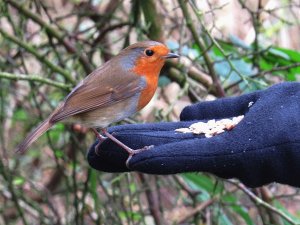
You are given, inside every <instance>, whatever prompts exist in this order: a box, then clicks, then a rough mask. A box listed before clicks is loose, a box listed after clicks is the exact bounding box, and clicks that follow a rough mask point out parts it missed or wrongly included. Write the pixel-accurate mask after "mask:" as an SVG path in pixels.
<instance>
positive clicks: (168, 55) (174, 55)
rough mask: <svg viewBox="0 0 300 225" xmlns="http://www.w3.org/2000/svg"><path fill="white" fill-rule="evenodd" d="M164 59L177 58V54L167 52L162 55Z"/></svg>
mask: <svg viewBox="0 0 300 225" xmlns="http://www.w3.org/2000/svg"><path fill="white" fill-rule="evenodd" d="M164 58H165V59H172V58H179V55H177V54H175V53H172V52H169V53H168V54H167V55H166V56H164Z"/></svg>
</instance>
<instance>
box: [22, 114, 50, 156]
mask: <svg viewBox="0 0 300 225" xmlns="http://www.w3.org/2000/svg"><path fill="white" fill-rule="evenodd" d="M52 125H53V124H52V123H50V121H49V118H48V119H46V120H45V121H44V122H42V123H41V124H40V125H39V126H38V127H37V128H35V129H34V130H33V131H32V132H31V133H30V134H29V135H28V136H27V137H26V138H25V139H24V140H23V141H22V143H21V144H19V146H18V147H17V149H16V152H17V153H24V152H25V151H26V150H27V149H28V147H29V146H30V145H31V144H32V143H33V142H35V141H36V140H37V139H38V138H39V137H40V136H41V135H42V134H43V133H45V132H46V131H47V130H48V129H49V128H50V127H52Z"/></svg>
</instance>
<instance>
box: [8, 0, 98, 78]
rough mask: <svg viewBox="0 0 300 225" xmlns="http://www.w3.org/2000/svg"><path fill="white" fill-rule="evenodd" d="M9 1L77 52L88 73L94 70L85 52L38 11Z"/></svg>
mask: <svg viewBox="0 0 300 225" xmlns="http://www.w3.org/2000/svg"><path fill="white" fill-rule="evenodd" d="M6 1H7V3H9V4H10V5H11V6H13V7H14V8H16V9H17V10H18V11H19V12H20V13H22V14H24V15H25V16H27V17H29V18H30V19H32V20H33V21H34V22H36V23H37V24H39V25H40V26H41V28H42V29H45V30H46V32H47V33H48V34H50V35H51V36H53V37H55V38H56V39H57V40H58V42H59V43H60V44H62V45H63V46H64V47H65V48H66V49H67V51H68V52H69V53H72V54H76V55H78V56H79V61H80V63H81V64H82V66H83V68H84V69H85V71H86V72H87V73H90V72H92V71H93V68H92V66H91V64H90V60H89V59H88V58H87V57H86V55H84V54H80V53H79V52H78V51H77V49H76V47H75V46H74V45H73V44H72V43H70V42H69V41H68V40H66V38H65V35H64V34H61V33H60V32H59V31H58V30H56V29H55V28H54V27H52V26H51V25H49V23H47V22H45V21H44V20H43V19H42V18H41V17H39V16H38V15H37V14H36V13H33V12H31V11H30V10H28V9H26V8H25V7H24V6H22V5H21V4H19V3H18V2H16V1H14V0H6Z"/></svg>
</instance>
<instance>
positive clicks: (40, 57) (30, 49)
mask: <svg viewBox="0 0 300 225" xmlns="http://www.w3.org/2000/svg"><path fill="white" fill-rule="evenodd" d="M0 33H1V34H2V35H3V36H4V38H6V39H8V40H10V41H11V42H13V43H15V44H17V45H18V46H20V47H22V48H24V49H25V50H26V51H28V52H29V53H31V54H32V55H34V56H35V57H36V58H37V59H38V60H39V61H41V62H42V63H44V64H46V65H47V66H48V67H49V68H50V69H51V70H52V71H53V72H56V73H59V74H61V75H63V76H64V78H66V80H68V81H69V82H71V83H72V84H75V81H74V80H73V78H72V76H71V74H70V73H69V72H68V71H67V70H65V69H63V68H61V67H59V66H57V65H55V64H53V63H52V62H50V61H49V60H48V59H46V58H45V57H44V56H43V55H41V54H40V53H38V52H37V51H36V49H35V48H34V47H33V46H32V45H29V44H27V43H26V42H24V41H22V40H20V39H18V38H16V37H15V36H12V35H10V34H9V33H7V32H5V31H4V30H2V29H1V28H0Z"/></svg>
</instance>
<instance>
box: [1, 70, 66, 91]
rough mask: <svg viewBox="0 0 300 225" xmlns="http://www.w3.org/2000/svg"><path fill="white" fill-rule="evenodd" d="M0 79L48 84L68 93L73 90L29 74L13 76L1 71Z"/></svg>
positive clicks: (62, 84)
mask: <svg viewBox="0 0 300 225" xmlns="http://www.w3.org/2000/svg"><path fill="white" fill-rule="evenodd" d="M0 78H5V79H10V80H28V81H36V82H39V83H43V84H48V85H51V86H53V87H57V88H61V89H64V90H66V91H70V90H71V85H69V84H64V83H60V82H57V81H53V80H50V79H47V78H44V77H41V76H39V75H27V74H12V73H7V72H1V71H0Z"/></svg>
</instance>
